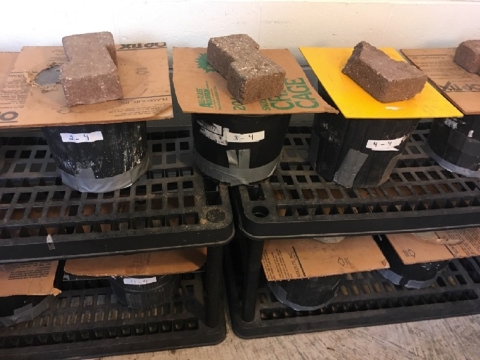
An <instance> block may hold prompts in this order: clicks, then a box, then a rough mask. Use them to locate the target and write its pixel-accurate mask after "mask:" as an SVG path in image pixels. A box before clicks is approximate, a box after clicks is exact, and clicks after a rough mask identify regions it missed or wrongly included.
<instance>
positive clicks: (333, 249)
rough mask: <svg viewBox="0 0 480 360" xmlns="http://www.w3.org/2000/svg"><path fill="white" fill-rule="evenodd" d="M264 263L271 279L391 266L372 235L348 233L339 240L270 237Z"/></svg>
mask: <svg viewBox="0 0 480 360" xmlns="http://www.w3.org/2000/svg"><path fill="white" fill-rule="evenodd" d="M262 265H263V270H264V272H265V276H266V277H267V280H268V281H279V280H296V279H307V278H313V277H321V276H331V275H339V274H349V273H355V272H361V271H371V270H378V269H387V268H389V264H388V262H387V260H386V259H385V257H384V256H383V254H382V252H381V251H380V249H379V248H378V246H377V244H376V243H375V240H374V239H373V238H372V237H371V236H360V237H349V238H346V239H344V240H343V241H341V242H339V243H337V244H324V243H321V242H319V241H317V240H313V239H291V240H290V239H289V240H268V241H265V245H264V249H263V256H262Z"/></svg>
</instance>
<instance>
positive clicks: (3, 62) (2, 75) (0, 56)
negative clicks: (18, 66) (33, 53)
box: [0, 52, 18, 89]
mask: <svg viewBox="0 0 480 360" xmlns="http://www.w3.org/2000/svg"><path fill="white" fill-rule="evenodd" d="M17 56H18V53H16V52H0V89H3V84H4V83H5V81H6V80H7V77H8V75H9V74H10V71H11V70H12V67H13V64H14V63H15V60H16V59H17Z"/></svg>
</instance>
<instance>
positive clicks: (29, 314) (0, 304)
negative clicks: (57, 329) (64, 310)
mask: <svg viewBox="0 0 480 360" xmlns="http://www.w3.org/2000/svg"><path fill="white" fill-rule="evenodd" d="M54 300H55V297H54V296H53V295H48V296H29V295H17V296H7V297H2V298H0V326H5V327H8V326H12V325H16V324H20V323H22V322H25V321H30V320H33V319H35V318H36V317H37V316H38V315H40V314H41V313H43V312H44V311H46V310H48V309H49V308H50V306H51V305H52V304H53V302H54Z"/></svg>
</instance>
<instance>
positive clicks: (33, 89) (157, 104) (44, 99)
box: [0, 43, 173, 128]
mask: <svg viewBox="0 0 480 360" xmlns="http://www.w3.org/2000/svg"><path fill="white" fill-rule="evenodd" d="M117 60H118V72H119V76H120V82H121V84H122V88H123V99H120V100H114V101H107V102H104V103H99V104H94V105H77V106H72V107H68V106H67V103H66V100H65V94H64V92H63V88H62V86H61V84H60V83H54V84H52V85H48V86H39V85H38V84H36V83H35V78H36V76H37V74H38V73H39V72H41V71H42V70H45V69H47V68H50V67H52V66H54V65H60V64H62V63H63V62H65V61H66V57H65V53H64V51H63V47H58V46H40V47H32V46H26V47H24V48H22V50H21V51H20V54H19V55H18V57H17V59H16V62H15V64H14V66H13V68H12V70H11V71H10V74H9V75H8V77H7V79H6V81H5V84H4V86H3V87H2V88H0V128H27V127H41V126H52V125H57V126H62V125H80V124H82V125H83V124H95V123H97V124H98V123H101V124H106V123H120V122H128V121H140V120H142V121H143V120H145V121H146V120H159V119H169V118H172V117H173V108H172V96H171V90H170V78H169V70H168V56H167V47H166V45H165V43H148V44H134V45H132V44H123V45H117Z"/></svg>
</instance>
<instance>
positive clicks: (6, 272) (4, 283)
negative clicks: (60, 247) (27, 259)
mask: <svg viewBox="0 0 480 360" xmlns="http://www.w3.org/2000/svg"><path fill="white" fill-rule="evenodd" d="M57 267H58V261H41V262H32V263H20V264H8V265H0V297H4V296H14V295H58V294H60V293H61V291H60V290H59V289H56V288H54V287H53V282H54V280H55V272H56V271H57Z"/></svg>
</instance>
